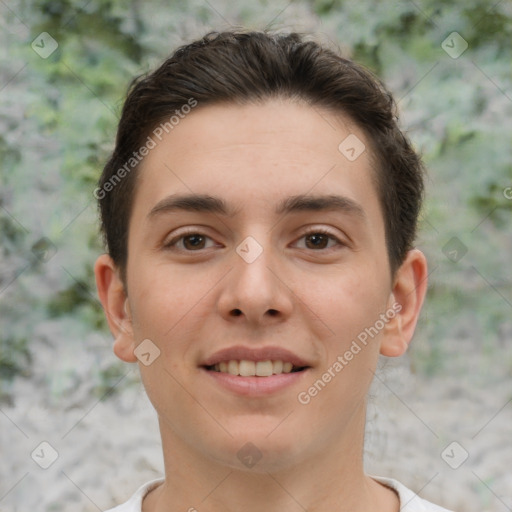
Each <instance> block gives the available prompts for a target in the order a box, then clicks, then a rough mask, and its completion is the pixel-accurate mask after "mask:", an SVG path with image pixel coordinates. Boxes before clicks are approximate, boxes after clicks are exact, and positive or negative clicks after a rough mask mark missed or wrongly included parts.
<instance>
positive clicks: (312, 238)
mask: <svg viewBox="0 0 512 512" xmlns="http://www.w3.org/2000/svg"><path fill="white" fill-rule="evenodd" d="M329 238H330V237H329V236H328V235H326V234H324V233H314V234H312V235H306V247H307V248H308V249H325V248H326V247H327V244H328V243H329ZM308 242H310V244H308Z"/></svg>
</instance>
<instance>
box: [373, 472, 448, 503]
mask: <svg viewBox="0 0 512 512" xmlns="http://www.w3.org/2000/svg"><path fill="white" fill-rule="evenodd" d="M372 478H373V479H374V480H376V481H377V482H379V483H381V484H384V485H386V486H387V487H389V488H391V489H393V490H394V491H396V492H397V494H398V496H399V498H400V512H451V511H450V510H448V509H446V508H443V507H440V506H438V505H434V504H433V503H430V501H427V500H424V499H423V498H420V497H419V496H418V495H417V494H416V493H415V492H413V491H411V490H410V489H408V488H407V487H405V485H403V484H401V483H400V482H398V481H397V480H394V479H392V478H383V477H378V476H372Z"/></svg>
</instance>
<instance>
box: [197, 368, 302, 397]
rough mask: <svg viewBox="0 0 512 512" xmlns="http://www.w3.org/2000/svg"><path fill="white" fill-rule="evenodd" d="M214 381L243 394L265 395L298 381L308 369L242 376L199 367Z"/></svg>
mask: <svg viewBox="0 0 512 512" xmlns="http://www.w3.org/2000/svg"><path fill="white" fill-rule="evenodd" d="M201 371H203V372H205V373H207V374H208V375H209V376H210V377H211V378H212V379H214V381H215V382H216V383H217V384H219V385H220V386H222V387H224V388H225V389H227V390H229V391H232V392H233V393H237V394H239V395H244V396H266V395H270V394H272V393H277V392H278V391H281V390H283V389H285V388H288V387H290V386H293V385H294V384H296V383H298V382H299V381H300V380H301V379H302V378H304V375H305V374H306V373H308V370H307V369H306V370H302V371H300V372H293V373H281V374H279V375H271V376H269V377H242V376H240V375H231V374H230V373H222V372H215V371H212V370H207V369H206V368H201Z"/></svg>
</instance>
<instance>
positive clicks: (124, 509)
mask: <svg viewBox="0 0 512 512" xmlns="http://www.w3.org/2000/svg"><path fill="white" fill-rule="evenodd" d="M163 481H164V479H163V478H158V479H156V480H151V481H150V482H147V483H145V484H144V485H141V486H140V487H139V488H138V489H137V490H136V491H135V494H133V496H132V497H131V498H130V499H129V500H128V501H127V502H125V503H123V504H122V505H118V506H117V507H114V508H111V509H108V510H105V512H141V511H142V500H143V499H144V497H145V496H146V494H148V493H149V492H150V491H152V490H153V489H154V488H155V487H157V486H158V485H160V484H161V483H162V482H163Z"/></svg>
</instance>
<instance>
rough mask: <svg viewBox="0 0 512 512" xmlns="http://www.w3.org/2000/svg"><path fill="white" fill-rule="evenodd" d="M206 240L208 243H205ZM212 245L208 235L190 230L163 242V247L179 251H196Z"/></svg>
mask: <svg viewBox="0 0 512 512" xmlns="http://www.w3.org/2000/svg"><path fill="white" fill-rule="evenodd" d="M208 242H210V245H207V244H208ZM213 245H214V243H213V240H212V239H211V238H210V237H209V236H206V235H203V234H201V233H198V232H196V231H190V232H188V233H182V234H181V235H178V236H176V237H174V238H173V239H172V240H171V241H170V242H168V243H166V244H164V248H165V249H169V250H176V251H181V252H198V251H200V250H202V249H208V248H210V247H213Z"/></svg>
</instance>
